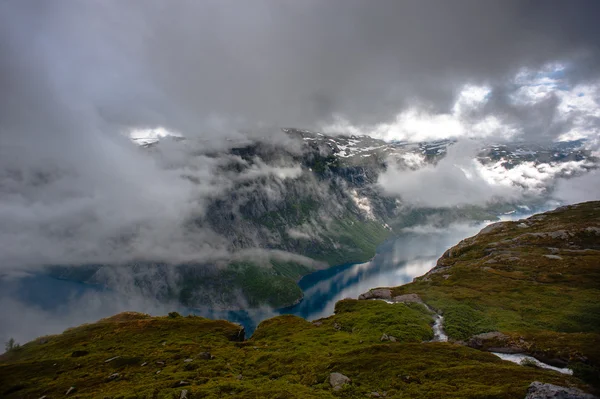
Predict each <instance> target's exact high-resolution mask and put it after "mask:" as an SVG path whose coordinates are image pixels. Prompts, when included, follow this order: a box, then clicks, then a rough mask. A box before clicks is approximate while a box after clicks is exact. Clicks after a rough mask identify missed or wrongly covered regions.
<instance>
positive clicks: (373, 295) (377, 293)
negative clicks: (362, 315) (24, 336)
mask: <svg viewBox="0 0 600 399" xmlns="http://www.w3.org/2000/svg"><path fill="white" fill-rule="evenodd" d="M358 299H361V300H366V299H386V300H390V299H392V291H391V290H390V289H389V288H375V289H372V290H370V291H368V292H365V293H364V294H360V295H359V296H358Z"/></svg>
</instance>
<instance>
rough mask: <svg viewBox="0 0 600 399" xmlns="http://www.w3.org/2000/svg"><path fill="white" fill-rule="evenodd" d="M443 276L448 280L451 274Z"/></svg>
mask: <svg viewBox="0 0 600 399" xmlns="http://www.w3.org/2000/svg"><path fill="white" fill-rule="evenodd" d="M442 277H443V278H444V280H448V279H449V278H450V275H449V274H444V275H443V276H442Z"/></svg>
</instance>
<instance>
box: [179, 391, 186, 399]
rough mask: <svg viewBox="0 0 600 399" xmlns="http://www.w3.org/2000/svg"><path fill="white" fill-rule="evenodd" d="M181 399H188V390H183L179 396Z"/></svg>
mask: <svg viewBox="0 0 600 399" xmlns="http://www.w3.org/2000/svg"><path fill="white" fill-rule="evenodd" d="M179 399H188V390H187V389H182V390H181V394H180V395H179Z"/></svg>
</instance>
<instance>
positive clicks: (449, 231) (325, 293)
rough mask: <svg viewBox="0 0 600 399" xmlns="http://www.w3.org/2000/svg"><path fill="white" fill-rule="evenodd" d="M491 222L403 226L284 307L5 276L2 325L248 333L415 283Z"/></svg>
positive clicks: (12, 333)
mask: <svg viewBox="0 0 600 399" xmlns="http://www.w3.org/2000/svg"><path fill="white" fill-rule="evenodd" d="M522 216H523V215H521V217H522ZM515 218H518V216H517V215H514V214H513V215H510V217H508V216H507V217H504V218H503V219H515ZM484 225H485V224H484V223H479V224H455V225H452V226H450V227H445V228H440V229H437V228H433V227H415V228H410V229H404V230H403V231H402V232H400V234H399V235H397V236H396V237H394V238H393V239H390V240H388V241H387V242H385V243H383V244H382V245H381V246H380V247H379V248H378V251H377V254H376V255H375V257H374V258H373V259H372V260H371V261H369V262H366V263H361V264H348V265H341V266H336V267H332V268H329V269H325V270H320V271H317V272H314V273H311V274H309V275H307V276H304V277H303V278H302V279H301V280H300V281H299V286H300V288H302V291H303V292H304V299H303V300H302V301H301V302H300V303H299V304H297V305H295V306H292V307H289V308H285V309H271V308H261V309H251V310H245V311H216V310H214V309H208V308H207V309H189V308H182V307H180V306H179V307H178V306H177V305H174V304H164V303H158V302H157V301H154V300H150V299H148V298H139V297H136V296H134V295H127V294H126V293H116V292H112V291H110V290H108V289H103V288H101V287H98V286H93V285H87V284H83V283H78V282H73V281H65V280H58V279H55V278H51V277H49V276H47V275H42V274H25V275H21V276H11V277H7V276H4V277H3V278H0V320H2V321H3V322H2V325H1V326H0V339H1V340H2V341H3V342H4V341H5V340H7V339H8V338H9V337H15V339H17V341H20V342H26V341H28V340H31V339H33V338H36V337H38V336H41V335H46V334H55V333H59V332H62V331H63V330H64V329H65V328H67V327H71V326H75V325H79V324H81V323H86V322H93V321H95V320H98V319H100V318H102V317H107V316H110V315H113V314H115V313H118V312H122V311H138V312H145V313H150V314H153V315H164V314H166V313H168V312H170V311H173V310H177V311H179V312H180V313H182V314H189V313H193V314H197V315H200V316H204V317H210V318H220V319H227V320H230V321H234V322H238V323H240V324H242V325H244V327H245V328H246V335H247V336H249V335H250V334H251V333H252V332H253V331H254V329H255V328H256V326H257V325H258V323H260V321H262V320H264V319H266V318H269V317H273V316H276V315H279V314H294V315H298V316H300V317H303V318H306V319H307V320H315V319H318V318H322V317H327V316H329V315H331V314H333V310H334V306H335V303H336V302H337V301H339V300H341V299H344V298H357V297H358V295H360V294H362V293H363V292H366V291H368V290H369V289H371V288H375V287H385V286H398V285H402V284H406V283H409V282H411V281H412V280H413V278H415V277H417V276H421V275H423V274H425V273H426V272H427V271H429V270H430V269H431V268H432V267H433V266H435V262H436V260H437V259H438V258H439V257H440V256H441V255H442V254H443V253H444V251H445V250H446V249H448V248H449V247H451V246H453V245H455V244H456V243H458V242H459V241H460V240H461V239H463V238H466V237H469V236H471V235H473V234H476V233H477V232H478V231H479V230H480V229H481V228H482V227H483V226H484Z"/></svg>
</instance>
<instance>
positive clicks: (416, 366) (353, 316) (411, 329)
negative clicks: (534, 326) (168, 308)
mask: <svg viewBox="0 0 600 399" xmlns="http://www.w3.org/2000/svg"><path fill="white" fill-rule="evenodd" d="M430 322H431V316H430V314H429V313H428V311H427V310H425V308H423V307H422V306H420V305H411V306H407V305H404V304H395V305H389V304H386V303H384V302H381V301H356V300H344V301H341V302H339V303H338V304H337V307H336V314H335V315H334V316H331V317H329V318H326V319H323V320H321V321H320V323H309V322H307V321H305V320H303V319H301V318H298V317H295V316H279V317H276V318H273V319H270V320H267V321H265V322H263V323H262V324H261V325H260V326H259V327H258V329H257V330H256V332H255V334H254V335H253V337H252V338H251V339H250V340H248V341H243V342H239V341H238V337H239V326H237V325H235V324H231V323H228V322H224V321H211V320H207V319H203V318H199V317H174V318H171V317H149V316H145V315H140V314H121V315H117V316H114V317H112V318H110V319H105V320H102V321H100V322H98V323H95V324H89V325H83V326H80V327H77V328H73V329H69V330H67V331H66V332H65V333H63V334H61V335H56V336H50V337H45V338H43V339H38V340H36V341H32V342H30V343H28V344H26V345H24V346H22V347H21V348H19V349H17V350H14V351H11V352H9V353H7V354H5V355H3V356H2V357H0V396H1V397H3V398H39V397H41V396H42V395H47V396H48V397H49V398H55V397H63V396H64V395H65V392H66V391H67V389H69V387H71V386H74V387H75V388H76V391H75V392H74V393H72V394H71V395H70V396H72V397H79V398H97V397H100V398H179V395H180V393H181V390H182V389H187V390H188V391H189V395H188V397H189V398H221V397H224V396H231V397H236V398H333V397H341V398H364V397H365V395H367V394H369V393H371V392H379V393H383V392H384V391H385V392H386V393H387V397H406V398H439V397H446V398H484V397H485V398H517V397H521V398H522V397H523V396H524V394H525V391H526V389H527V386H528V385H529V384H530V383H531V382H532V381H534V380H540V381H546V382H550V383H556V384H561V385H568V384H575V385H578V384H579V385H580V382H578V380H576V379H575V378H573V377H569V376H564V375H561V374H558V373H553V372H549V371H541V370H538V369H534V368H529V367H522V366H517V365H514V364H512V363H508V362H504V361H501V360H500V359H499V358H497V357H495V356H493V355H491V354H488V353H485V352H480V351H477V350H474V349H470V348H466V347H463V346H458V345H453V344H447V343H427V342H426V343H423V341H426V340H428V339H430V338H431V336H432V331H431V328H430V325H429V323H430ZM384 332H385V333H387V334H390V335H394V336H395V337H397V338H398V342H395V343H390V342H381V341H380V337H381V335H382V333H384ZM207 351H208V352H210V353H211V355H213V356H214V359H212V360H207V359H205V358H204V357H203V356H202V353H203V352H207ZM115 356H120V357H119V358H117V359H114V360H112V361H109V362H106V360H108V359H110V358H113V357H115ZM186 359H193V360H192V361H190V362H186V361H185V360H186ZM157 362H164V365H163V364H161V363H157ZM144 363H147V364H146V365H144V366H142V365H143V364H144ZM159 370H160V373H158V374H157V371H159ZM331 372H341V373H343V374H345V375H347V376H348V377H350V378H351V379H352V384H351V385H349V386H347V387H345V388H344V389H342V390H341V391H339V392H333V391H332V390H331V388H330V386H329V385H328V383H327V378H328V376H329V374H330V373H331ZM113 373H118V374H119V376H118V377H117V378H115V379H114V380H110V379H109V378H108V377H109V376H110V375H112V374H113ZM180 381H185V382H186V384H187V385H185V386H183V387H182V386H178V385H179V384H180Z"/></svg>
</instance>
